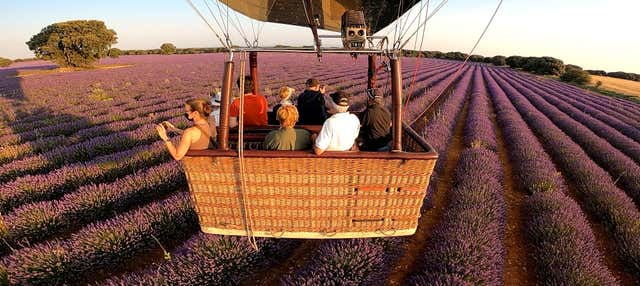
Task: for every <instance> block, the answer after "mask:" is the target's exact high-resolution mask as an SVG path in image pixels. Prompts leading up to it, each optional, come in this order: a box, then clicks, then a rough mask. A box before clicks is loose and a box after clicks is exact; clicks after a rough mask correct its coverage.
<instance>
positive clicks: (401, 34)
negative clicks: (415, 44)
mask: <svg viewBox="0 0 640 286" xmlns="http://www.w3.org/2000/svg"><path fill="white" fill-rule="evenodd" d="M423 3H424V2H423ZM427 3H429V1H428V0H427ZM427 5H428V4H422V5H420V10H418V17H413V20H411V23H409V25H405V26H404V27H405V28H407V29H406V30H405V29H404V28H403V29H402V30H401V31H402V32H401V33H400V39H398V41H402V39H403V38H404V36H405V35H407V32H409V29H410V27H411V26H412V25H413V23H415V22H416V18H418V23H422V10H424V8H425V7H428V6H427ZM408 14H409V13H407V16H409V15H408ZM426 14H427V15H429V11H428V9H427V13H426ZM418 29H419V28H418ZM417 39H418V38H417V37H416V41H417Z"/></svg>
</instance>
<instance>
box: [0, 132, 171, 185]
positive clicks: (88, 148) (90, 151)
mask: <svg viewBox="0 0 640 286" xmlns="http://www.w3.org/2000/svg"><path fill="white" fill-rule="evenodd" d="M154 125H155V124H154V123H152V124H145V125H143V126H141V127H139V128H137V129H135V130H132V131H123V132H118V133H113V134H111V135H107V136H100V137H95V138H92V139H90V140H88V141H84V142H82V143H78V144H75V145H70V146H64V147H60V148H56V149H53V150H51V151H49V152H46V153H43V154H39V155H35V156H30V157H26V158H23V159H21V160H17V161H12V162H11V163H8V164H5V165H2V166H0V183H4V182H7V181H10V180H13V179H15V178H17V177H20V176H24V175H33V174H42V173H45V172H48V171H51V170H53V169H55V168H59V167H62V166H63V165H67V164H72V163H76V162H83V161H88V160H90V159H92V158H94V157H97V156H100V155H105V154H109V153H113V152H118V151H121V150H126V149H130V148H133V147H136V146H140V145H144V144H148V143H151V142H153V141H156V140H158V134H157V131H156V130H155V128H154Z"/></svg>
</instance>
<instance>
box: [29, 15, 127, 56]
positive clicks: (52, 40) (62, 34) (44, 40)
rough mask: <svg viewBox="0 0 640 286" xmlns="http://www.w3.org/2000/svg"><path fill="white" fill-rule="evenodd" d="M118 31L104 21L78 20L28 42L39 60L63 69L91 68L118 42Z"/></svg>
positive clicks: (56, 26)
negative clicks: (50, 62)
mask: <svg viewBox="0 0 640 286" xmlns="http://www.w3.org/2000/svg"><path fill="white" fill-rule="evenodd" d="M117 39H118V38H117V36H116V32H115V31H114V30H111V29H107V26H106V25H105V24H104V22H102V21H98V20H75V21H67V22H60V23H55V24H51V25H49V26H47V27H45V28H44V29H42V31H40V33H38V34H36V35H34V36H33V37H31V40H29V41H28V42H27V45H28V46H29V49H30V50H32V51H33V52H34V54H35V55H36V57H37V58H39V59H45V60H52V61H54V62H55V63H57V64H58V65H60V66H63V67H66V66H72V67H90V66H92V65H93V63H94V62H95V61H97V60H99V59H100V58H103V57H105V56H106V55H107V53H108V51H109V48H110V47H111V45H113V44H115V43H117Z"/></svg>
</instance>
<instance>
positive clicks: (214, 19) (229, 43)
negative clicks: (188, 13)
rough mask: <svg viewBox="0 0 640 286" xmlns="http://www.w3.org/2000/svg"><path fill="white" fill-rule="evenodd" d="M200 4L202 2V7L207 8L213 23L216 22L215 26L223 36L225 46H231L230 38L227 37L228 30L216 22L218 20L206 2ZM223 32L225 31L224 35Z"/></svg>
mask: <svg viewBox="0 0 640 286" xmlns="http://www.w3.org/2000/svg"><path fill="white" fill-rule="evenodd" d="M202 2H204V5H205V6H207V9H208V10H209V13H210V14H211V18H213V21H215V22H216V24H217V25H218V28H219V29H220V30H221V31H222V34H223V35H224V37H225V40H226V42H227V44H228V45H229V46H232V43H231V38H230V37H229V30H228V29H225V28H226V27H224V25H221V24H220V22H218V18H217V17H216V16H215V14H214V13H213V10H211V7H210V6H209V3H208V2H207V0H202ZM225 30H226V31H227V32H226V33H225Z"/></svg>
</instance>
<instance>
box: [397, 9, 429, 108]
mask: <svg viewBox="0 0 640 286" xmlns="http://www.w3.org/2000/svg"><path fill="white" fill-rule="evenodd" d="M426 7H427V10H426V12H425V15H429V0H427V4H426ZM421 21H422V14H420V20H419V21H418V23H420V22H421ZM426 30H427V25H424V26H422V39H421V40H420V50H419V51H418V57H417V58H416V64H415V67H414V70H413V78H412V79H411V84H409V92H408V93H407V98H406V100H405V102H404V108H403V110H402V112H403V114H402V117H405V116H406V114H407V106H408V105H409V100H410V99H411V95H412V94H413V88H414V86H415V83H416V77H417V75H418V69H419V68H420V63H421V61H420V58H422V45H423V44H424V33H425V31H426ZM417 42H418V37H416V43H414V46H415V45H416V44H417Z"/></svg>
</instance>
